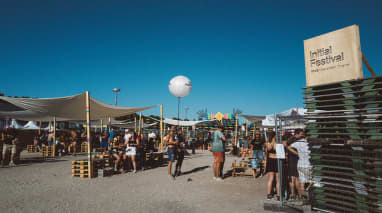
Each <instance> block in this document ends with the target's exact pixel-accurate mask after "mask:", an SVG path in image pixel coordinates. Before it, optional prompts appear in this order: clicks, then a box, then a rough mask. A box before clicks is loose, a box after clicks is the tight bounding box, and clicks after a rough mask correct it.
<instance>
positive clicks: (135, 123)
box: [134, 114, 137, 132]
mask: <svg viewBox="0 0 382 213" xmlns="http://www.w3.org/2000/svg"><path fill="white" fill-rule="evenodd" d="M134 132H137V114H134Z"/></svg>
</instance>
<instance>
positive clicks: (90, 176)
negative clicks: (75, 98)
mask: <svg viewBox="0 0 382 213" xmlns="http://www.w3.org/2000/svg"><path fill="white" fill-rule="evenodd" d="M86 135H87V141H88V177H89V179H90V178H92V174H93V168H92V156H91V147H90V145H91V144H90V96H89V91H86Z"/></svg>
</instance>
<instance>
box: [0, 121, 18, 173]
mask: <svg viewBox="0 0 382 213" xmlns="http://www.w3.org/2000/svg"><path fill="white" fill-rule="evenodd" d="M0 140H1V142H2V143H3V158H2V161H1V166H4V161H5V158H6V156H7V152H8V149H11V160H10V162H9V166H16V164H15V162H14V160H15V155H16V144H17V142H18V139H17V136H16V130H15V129H14V128H12V127H8V128H7V129H6V131H4V132H2V133H1V137H0Z"/></svg>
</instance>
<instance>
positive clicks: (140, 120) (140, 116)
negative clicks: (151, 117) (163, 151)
mask: <svg viewBox="0 0 382 213" xmlns="http://www.w3.org/2000/svg"><path fill="white" fill-rule="evenodd" d="M138 125H139V128H138V135H140V134H141V129H142V113H139V122H138Z"/></svg>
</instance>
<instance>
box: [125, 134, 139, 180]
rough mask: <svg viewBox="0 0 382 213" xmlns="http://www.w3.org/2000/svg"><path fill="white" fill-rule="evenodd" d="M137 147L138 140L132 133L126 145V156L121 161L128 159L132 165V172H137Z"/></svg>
mask: <svg viewBox="0 0 382 213" xmlns="http://www.w3.org/2000/svg"><path fill="white" fill-rule="evenodd" d="M137 146H139V139H138V138H137V134H136V133H135V132H133V133H132V134H131V137H130V138H129V141H128V143H127V148H126V154H125V155H124V156H123V160H126V159H127V158H129V161H131V162H132V164H133V168H134V170H133V172H134V173H136V172H137V164H136V162H135V156H136V155H137Z"/></svg>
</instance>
